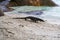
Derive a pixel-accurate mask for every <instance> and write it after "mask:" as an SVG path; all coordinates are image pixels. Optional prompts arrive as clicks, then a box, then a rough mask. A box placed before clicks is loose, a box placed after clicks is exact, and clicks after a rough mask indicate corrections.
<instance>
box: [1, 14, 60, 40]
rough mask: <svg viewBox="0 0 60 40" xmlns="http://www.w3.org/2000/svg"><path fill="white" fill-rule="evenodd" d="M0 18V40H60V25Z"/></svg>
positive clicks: (5, 17)
mask: <svg viewBox="0 0 60 40" xmlns="http://www.w3.org/2000/svg"><path fill="white" fill-rule="evenodd" d="M12 18H13V17H12V16H7V15H5V16H2V17H0V40H60V25H57V24H50V23H47V22H38V23H34V22H31V21H25V20H24V19H12Z"/></svg>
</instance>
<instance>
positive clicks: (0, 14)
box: [0, 8, 4, 16]
mask: <svg viewBox="0 0 60 40" xmlns="http://www.w3.org/2000/svg"><path fill="white" fill-rule="evenodd" d="M0 16H4V12H3V11H2V9H1V8H0Z"/></svg>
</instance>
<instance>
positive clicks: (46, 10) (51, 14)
mask: <svg viewBox="0 0 60 40" xmlns="http://www.w3.org/2000/svg"><path fill="white" fill-rule="evenodd" d="M12 8H14V9H15V10H14V11H13V12H12V13H16V14H22V13H24V14H26V12H30V11H35V10H42V12H43V13H42V15H34V14H33V13H32V14H31V15H33V16H35V17H38V18H41V19H43V20H47V22H48V23H52V24H60V7H47V6H44V7H43V6H42V7H41V6H17V7H12ZM19 12H22V13H19ZM27 15H30V14H27Z"/></svg>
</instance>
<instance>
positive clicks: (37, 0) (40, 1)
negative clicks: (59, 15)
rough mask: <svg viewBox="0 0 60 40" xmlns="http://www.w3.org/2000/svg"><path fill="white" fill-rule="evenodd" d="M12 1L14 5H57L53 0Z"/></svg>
mask: <svg viewBox="0 0 60 40" xmlns="http://www.w3.org/2000/svg"><path fill="white" fill-rule="evenodd" d="M11 2H13V3H12V4H13V5H30V6H57V4H55V3H54V2H53V1H52V0H11ZM11 2H10V4H11ZM12 4H11V5H12Z"/></svg>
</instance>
